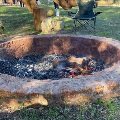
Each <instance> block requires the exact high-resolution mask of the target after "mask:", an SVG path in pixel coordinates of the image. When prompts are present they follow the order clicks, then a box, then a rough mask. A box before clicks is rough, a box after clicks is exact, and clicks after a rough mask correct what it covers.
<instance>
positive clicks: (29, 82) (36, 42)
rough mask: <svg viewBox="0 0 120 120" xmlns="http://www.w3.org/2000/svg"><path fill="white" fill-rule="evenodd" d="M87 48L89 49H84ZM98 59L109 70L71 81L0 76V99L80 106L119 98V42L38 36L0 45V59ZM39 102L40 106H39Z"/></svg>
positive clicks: (87, 38) (66, 36) (63, 36)
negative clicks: (47, 56) (40, 56)
mask: <svg viewBox="0 0 120 120" xmlns="http://www.w3.org/2000/svg"><path fill="white" fill-rule="evenodd" d="M88 46H89V47H88ZM83 52H86V54H88V55H92V56H95V57H97V56H100V57H101V59H103V60H104V61H105V62H106V63H108V64H110V65H111V67H110V68H106V69H105V70H103V71H100V72H96V73H95V74H94V75H91V76H78V77H76V78H73V79H68V78H64V79H60V80H50V79H49V80H42V81H41V80H37V79H28V78H25V79H21V78H17V77H13V76H10V75H6V74H0V96H1V97H13V98H15V97H17V98H18V97H19V98H20V97H21V98H24V97H26V96H29V97H30V98H33V96H39V95H41V96H43V97H40V98H38V97H36V98H34V99H32V100H33V101H36V99H41V98H44V101H43V102H45V104H53V103H54V104H55V103H56V104H57V103H67V104H81V103H82V102H88V101H91V100H94V99H97V98H103V99H108V98H110V97H116V96H120V42H119V41H117V40H112V39H110V38H101V37H95V36H76V35H42V36H25V37H20V38H13V39H12V40H10V41H8V42H4V43H1V44H0V58H1V59H4V58H9V59H10V58H13V57H22V56H26V55H30V54H41V53H42V54H49V53H62V54H63V53H64V54H73V55H79V54H80V53H83ZM43 102H42V99H41V100H40V103H43Z"/></svg>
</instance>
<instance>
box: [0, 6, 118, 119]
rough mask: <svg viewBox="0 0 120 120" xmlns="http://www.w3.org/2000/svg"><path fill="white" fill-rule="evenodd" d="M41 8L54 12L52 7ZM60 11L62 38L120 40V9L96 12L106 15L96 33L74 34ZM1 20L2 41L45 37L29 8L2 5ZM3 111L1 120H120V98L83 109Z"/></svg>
mask: <svg viewBox="0 0 120 120" xmlns="http://www.w3.org/2000/svg"><path fill="white" fill-rule="evenodd" d="M42 6H43V7H47V9H53V10H54V8H53V5H50V6H46V5H42ZM76 10H77V7H76V8H73V11H76ZM60 11H61V13H60V15H61V16H60V17H59V18H57V17H54V19H56V20H63V21H64V22H65V28H64V30H63V31H62V32H60V33H61V34H77V35H82V34H88V35H95V36H101V37H108V38H114V39H117V40H120V7H114V6H109V7H108V6H100V7H98V8H96V11H102V12H103V13H102V14H100V15H99V16H98V17H97V23H96V30H95V32H93V33H90V32H89V31H86V30H78V31H77V32H75V31H74V29H73V20H72V19H71V18H70V17H68V16H67V12H66V11H65V10H63V9H62V8H60ZM0 20H2V21H3V24H4V27H5V31H4V32H3V34H2V35H0V40H1V41H2V40H5V39H6V38H9V37H13V36H17V35H33V34H35V35H38V34H39V35H40V34H43V33H42V32H41V31H35V29H34V24H33V16H32V14H31V13H30V12H29V11H28V10H27V9H26V8H21V7H18V6H3V5H0ZM55 34H58V33H55ZM1 101H3V98H0V103H1ZM20 104H21V103H20ZM4 107H5V106H4ZM4 107H3V108H2V105H0V120H120V98H113V99H111V100H108V101H103V100H96V101H94V102H93V103H88V104H84V105H82V106H67V105H63V106H60V107H48V106H45V107H44V106H42V107H41V109H34V108H23V106H22V104H21V108H20V109H19V110H18V111H16V112H14V113H3V110H2V109H6V108H4Z"/></svg>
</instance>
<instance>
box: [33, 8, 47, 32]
mask: <svg viewBox="0 0 120 120" xmlns="http://www.w3.org/2000/svg"><path fill="white" fill-rule="evenodd" d="M33 15H34V25H35V29H36V30H37V31H39V30H41V23H42V21H43V20H44V19H45V18H46V17H47V9H45V8H34V9H33Z"/></svg>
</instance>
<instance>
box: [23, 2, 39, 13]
mask: <svg viewBox="0 0 120 120" xmlns="http://www.w3.org/2000/svg"><path fill="white" fill-rule="evenodd" d="M22 2H23V3H24V4H25V6H26V7H27V8H28V10H29V11H30V12H31V13H33V9H34V8H38V5H37V4H36V0H22Z"/></svg>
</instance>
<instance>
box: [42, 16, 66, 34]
mask: <svg viewBox="0 0 120 120" xmlns="http://www.w3.org/2000/svg"><path fill="white" fill-rule="evenodd" d="M63 28H64V22H63V21H56V20H53V18H51V17H49V18H46V19H44V20H43V21H42V23H41V29H42V32H43V33H52V32H57V31H60V30H62V29H63Z"/></svg>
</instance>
